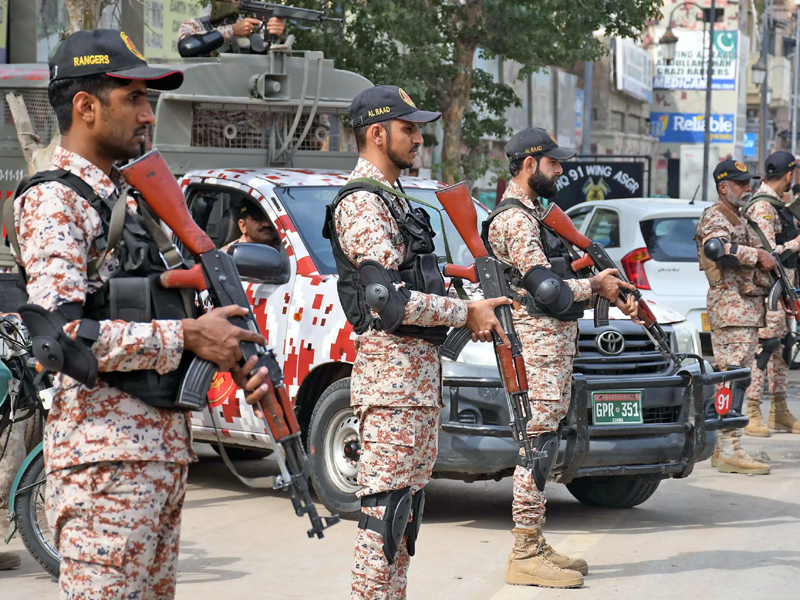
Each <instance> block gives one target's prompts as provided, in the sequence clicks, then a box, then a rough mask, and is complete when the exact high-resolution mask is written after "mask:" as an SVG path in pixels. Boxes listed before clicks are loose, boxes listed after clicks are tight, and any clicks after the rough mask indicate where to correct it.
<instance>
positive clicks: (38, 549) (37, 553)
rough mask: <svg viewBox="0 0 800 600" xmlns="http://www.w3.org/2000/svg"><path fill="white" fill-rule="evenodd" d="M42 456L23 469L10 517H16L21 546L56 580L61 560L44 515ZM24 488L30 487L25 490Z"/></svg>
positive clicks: (44, 485) (44, 483) (44, 484)
mask: <svg viewBox="0 0 800 600" xmlns="http://www.w3.org/2000/svg"><path fill="white" fill-rule="evenodd" d="M46 485H47V484H46V482H45V471H44V454H39V456H37V457H36V458H35V459H34V460H33V462H32V463H31V464H30V465H28V468H27V469H25V473H23V475H22V479H20V482H19V489H20V490H23V491H22V492H21V493H18V494H17V496H16V497H15V499H14V513H15V514H16V515H17V528H18V531H19V535H20V537H21V538H22V543H23V544H25V547H26V548H27V549H28V552H30V553H31V555H32V556H33V558H35V559H36V560H37V561H38V562H39V564H40V565H42V567H44V570H45V571H47V572H48V573H50V575H52V576H53V577H58V574H59V572H60V570H61V557H60V556H59V555H58V551H57V550H56V548H55V542H54V540H53V536H52V533H51V532H50V527H49V526H48V525H47V518H46V517H45V513H44V499H45V487H46ZM28 486H32V487H30V488H29V489H25V488H28Z"/></svg>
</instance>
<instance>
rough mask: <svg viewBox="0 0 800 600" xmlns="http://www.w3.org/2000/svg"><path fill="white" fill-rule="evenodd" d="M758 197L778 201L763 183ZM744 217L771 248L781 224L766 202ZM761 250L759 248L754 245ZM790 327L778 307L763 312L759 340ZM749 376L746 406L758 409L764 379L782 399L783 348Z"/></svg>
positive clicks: (799, 245) (792, 246)
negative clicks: (764, 316) (764, 367)
mask: <svg viewBox="0 0 800 600" xmlns="http://www.w3.org/2000/svg"><path fill="white" fill-rule="evenodd" d="M756 193H758V194H762V193H763V194H769V195H770V196H772V197H773V198H776V199H778V194H776V193H775V191H774V190H773V189H772V188H771V187H769V186H768V185H767V184H766V183H762V184H761V187H760V188H759V189H758V192H756ZM747 215H748V216H749V217H750V218H751V219H752V220H753V221H754V222H755V224H756V225H758V227H759V229H761V231H762V232H763V233H764V236H765V237H766V238H767V240H768V241H769V243H770V245H771V246H772V247H773V248H775V246H776V240H775V236H776V235H777V234H779V233H781V232H782V226H781V220H780V217H779V216H778V211H777V209H776V208H775V207H774V206H773V205H772V204H770V203H769V202H763V201H761V202H756V203H754V204H753V206H751V207H750V208H749V209H748V211H747ZM758 247H761V244H760V243H759V244H758ZM783 250H791V251H793V252H798V251H800V238H795V239H794V240H790V241H789V242H787V243H786V244H784V246H783ZM786 272H787V274H788V275H789V277H791V278H792V280H795V279H796V276H795V272H796V271H795V270H793V269H787V271H786ZM790 327H791V319H790V317H789V315H787V314H786V312H785V311H784V310H783V308H782V307H780V306H779V307H778V310H767V313H766V327H763V328H761V329H759V330H758V337H759V339H762V340H766V339H770V338H780V339H783V338H784V337H785V336H786V334H787V333H789V331H790ZM750 372H751V373H752V377H753V382H752V384H751V385H750V387H749V388H748V389H747V400H748V403H752V404H753V405H754V406H758V407H759V412H760V405H761V394H762V393H763V391H764V377H765V376H767V377H768V378H769V393H770V396H772V397H773V398H774V397H775V396H781V397H783V398H784V399H785V398H786V392H787V390H788V389H789V388H788V376H789V365H787V364H786V361H785V360H784V359H783V344H781V347H780V349H779V350H776V351H775V352H773V354H772V356H771V357H770V360H769V363H768V367H767V370H766V372H765V371H762V370H761V369H759V368H758V367H757V366H756V363H755V361H754V362H753V366H752V367H751V369H750Z"/></svg>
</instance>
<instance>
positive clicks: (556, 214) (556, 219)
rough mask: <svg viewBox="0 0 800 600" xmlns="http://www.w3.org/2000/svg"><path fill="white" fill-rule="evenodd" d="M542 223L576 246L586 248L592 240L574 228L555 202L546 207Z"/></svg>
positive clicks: (570, 220)
mask: <svg viewBox="0 0 800 600" xmlns="http://www.w3.org/2000/svg"><path fill="white" fill-rule="evenodd" d="M542 223H544V224H545V225H547V226H548V227H549V228H550V229H552V230H553V231H555V232H556V233H558V235H560V236H561V237H562V238H564V239H565V240H567V241H568V242H569V243H570V244H572V245H573V246H575V247H576V248H580V249H581V250H586V249H587V248H588V247H589V246H590V245H591V244H592V240H590V239H589V238H588V237H586V236H585V235H583V234H582V233H581V232H580V231H578V230H577V229H575V225H574V224H573V223H572V219H570V218H569V217H568V216H567V215H566V213H565V212H564V211H563V210H561V207H560V206H558V205H557V204H551V205H550V206H548V207H547V213H546V214H545V216H544V218H543V219H542ZM581 260H583V259H581ZM590 260H591V259H590ZM573 265H574V263H573ZM587 266H588V265H587ZM575 270H577V269H575Z"/></svg>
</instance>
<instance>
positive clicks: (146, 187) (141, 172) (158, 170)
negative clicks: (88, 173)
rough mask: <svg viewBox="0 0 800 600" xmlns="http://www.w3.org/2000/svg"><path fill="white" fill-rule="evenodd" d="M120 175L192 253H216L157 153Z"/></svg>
mask: <svg viewBox="0 0 800 600" xmlns="http://www.w3.org/2000/svg"><path fill="white" fill-rule="evenodd" d="M120 173H121V174H122V176H123V177H124V178H125V181H127V182H128V183H129V184H131V185H132V186H133V187H134V188H136V189H137V190H138V191H139V193H141V194H142V196H143V197H144V199H145V201H146V202H147V205H148V206H149V207H150V208H152V209H153V212H155V213H156V214H157V215H158V218H159V219H161V220H162V221H164V223H166V224H167V226H168V227H169V228H170V229H171V230H172V231H173V232H174V233H175V235H176V236H178V239H179V240H180V241H181V242H183V244H184V246H186V249H187V250H189V252H191V253H192V254H194V255H198V254H203V253H204V252H210V251H212V250H215V249H216V246H214V242H212V241H211V238H210V237H208V236H207V235H206V233H205V232H204V231H203V230H202V229H200V227H199V226H198V225H197V223H195V222H194V220H193V219H192V216H191V215H190V214H189V210H188V209H187V208H186V199H185V198H184V197H183V192H182V191H181V186H179V185H178V181H177V180H176V179H175V176H174V175H173V174H172V171H170V168H169V166H167V163H166V161H165V160H164V158H163V157H162V156H161V153H160V152H159V151H158V150H157V149H155V148H153V149H152V150H150V152H148V153H147V154H145V155H144V156H142V157H141V158H140V159H138V160H135V161H133V162H132V163H128V164H127V165H125V166H124V167H122V168H121V169H120Z"/></svg>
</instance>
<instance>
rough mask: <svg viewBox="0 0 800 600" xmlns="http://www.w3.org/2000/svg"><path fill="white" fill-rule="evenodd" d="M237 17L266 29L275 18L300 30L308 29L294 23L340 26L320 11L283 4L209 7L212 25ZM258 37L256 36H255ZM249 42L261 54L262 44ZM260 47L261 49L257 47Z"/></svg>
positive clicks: (253, 1)
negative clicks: (247, 19)
mask: <svg viewBox="0 0 800 600" xmlns="http://www.w3.org/2000/svg"><path fill="white" fill-rule="evenodd" d="M235 15H239V16H241V17H243V18H250V19H258V20H259V21H261V26H262V27H266V26H267V22H268V21H269V20H270V19H271V18H272V17H277V18H278V19H286V20H288V21H292V24H293V25H294V26H295V27H298V28H300V29H308V27H303V26H301V25H299V24H298V23H297V22H296V21H305V22H306V23H312V25H311V27H315V26H317V25H320V24H322V23H324V22H326V21H327V22H330V23H336V24H337V25H342V20H341V19H336V18H333V17H329V16H327V15H326V14H325V11H322V10H311V9H309V8H297V7H295V6H284V5H283V4H272V3H269V2H260V1H259V0H239V2H214V4H213V6H212V7H211V15H210V16H209V21H210V22H211V24H212V25H216V24H217V23H219V22H221V21H223V20H225V19H227V18H229V17H232V16H235ZM256 37H258V36H256ZM250 39H251V42H255V44H256V45H255V46H254V48H253V49H254V50H255V51H256V52H263V51H264V48H263V42H262V41H261V39H260V38H259V39H258V41H255V40H254V38H253V37H252V36H251V38H250ZM267 41H268V42H270V43H275V42H276V41H278V38H277V36H274V35H270V36H269V38H268V40H267ZM259 45H261V47H259Z"/></svg>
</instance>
